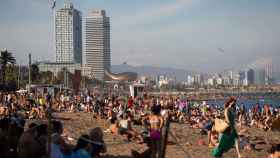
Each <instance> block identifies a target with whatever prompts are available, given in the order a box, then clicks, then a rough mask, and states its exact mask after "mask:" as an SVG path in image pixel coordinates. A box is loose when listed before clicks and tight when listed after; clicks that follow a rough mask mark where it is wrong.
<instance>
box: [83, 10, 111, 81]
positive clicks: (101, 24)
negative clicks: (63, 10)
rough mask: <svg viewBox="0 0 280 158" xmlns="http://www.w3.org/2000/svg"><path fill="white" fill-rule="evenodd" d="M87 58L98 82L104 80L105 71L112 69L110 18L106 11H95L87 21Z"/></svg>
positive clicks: (88, 65) (88, 64) (87, 64)
mask: <svg viewBox="0 0 280 158" xmlns="http://www.w3.org/2000/svg"><path fill="white" fill-rule="evenodd" d="M85 57H86V66H87V67H90V68H91V69H92V71H93V75H94V77H95V78H96V79H98V80H104V72H105V70H108V71H110V69H111V54H110V18H109V17H107V16H106V13H105V10H93V11H91V12H90V14H89V15H88V16H87V17H86V21H85Z"/></svg>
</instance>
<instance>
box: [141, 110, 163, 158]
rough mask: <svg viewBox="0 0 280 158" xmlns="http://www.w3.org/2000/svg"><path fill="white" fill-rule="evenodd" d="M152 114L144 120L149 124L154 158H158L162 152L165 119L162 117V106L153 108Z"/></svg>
mask: <svg viewBox="0 0 280 158" xmlns="http://www.w3.org/2000/svg"><path fill="white" fill-rule="evenodd" d="M151 108H152V109H151V110H152V114H151V115H149V116H147V117H146V118H144V120H143V122H144V121H145V120H146V121H147V122H148V123H149V130H150V138H151V145H152V147H151V151H152V158H155V157H157V155H158V154H159V151H160V142H161V129H162V127H163V118H162V117H161V116H160V111H161V110H160V109H161V108H160V106H157V105H154V106H152V107H151ZM143 124H144V123H143Z"/></svg>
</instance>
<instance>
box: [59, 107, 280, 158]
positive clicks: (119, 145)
mask: <svg viewBox="0 0 280 158" xmlns="http://www.w3.org/2000/svg"><path fill="white" fill-rule="evenodd" d="M54 116H55V117H56V118H57V119H58V120H61V121H62V122H63V124H64V134H65V135H67V136H69V137H72V138H78V137H79V136H80V135H81V134H85V133H88V131H89V130H90V129H91V128H94V127H101V128H102V129H103V130H104V131H105V130H106V129H107V128H108V127H109V122H107V121H106V120H101V119H94V118H93V117H92V115H91V114H88V113H55V114H54ZM136 128H137V129H139V128H140V127H136ZM170 131H171V133H172V135H173V136H174V137H175V138H176V139H177V140H178V142H176V139H174V137H171V136H169V143H168V146H167V151H166V158H187V157H188V156H187V155H189V157H191V158H211V155H210V151H211V149H210V148H208V146H207V145H198V143H197V142H198V140H199V139H201V140H202V141H204V142H207V136H206V135H203V136H202V135H201V134H200V133H199V130H198V129H192V128H189V126H188V125H187V124H178V123H172V124H171V130H170ZM245 134H246V135H248V136H250V143H254V144H257V145H256V148H257V150H253V151H248V150H242V151H241V153H242V155H243V157H244V158H265V157H267V155H268V154H267V149H268V148H269V145H268V144H266V143H265V142H277V141H278V143H279V141H280V133H279V132H278V133H277V132H264V131H263V130H261V129H256V128H249V129H248V131H247V132H245ZM104 139H105V143H106V144H107V148H108V149H107V150H108V151H107V153H106V154H104V155H103V157H105V158H129V157H131V150H136V151H138V152H142V151H144V150H145V149H146V148H147V147H146V146H145V145H143V144H142V145H141V144H137V143H133V142H132V143H124V141H123V140H122V138H121V137H120V136H117V137H113V135H112V134H111V133H105V134H104ZM69 143H71V144H75V143H76V142H75V140H73V141H69ZM177 144H180V146H179V145H177ZM182 148H183V149H184V150H185V151H186V153H184V152H183V150H182ZM233 157H237V155H236V152H235V150H234V149H232V150H230V151H229V152H228V153H226V154H225V155H224V158H233Z"/></svg>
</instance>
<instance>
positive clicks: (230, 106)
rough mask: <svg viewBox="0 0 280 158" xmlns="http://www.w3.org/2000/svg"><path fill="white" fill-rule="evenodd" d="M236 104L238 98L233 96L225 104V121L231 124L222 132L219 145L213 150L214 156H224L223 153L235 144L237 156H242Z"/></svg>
mask: <svg viewBox="0 0 280 158" xmlns="http://www.w3.org/2000/svg"><path fill="white" fill-rule="evenodd" d="M235 104H236V99H235V98H233V97H232V98H230V99H229V100H228V101H227V102H226V103H225V105H224V106H225V114H224V115H225V122H226V123H227V124H228V125H229V127H228V128H227V129H226V130H225V131H224V132H223V133H222V134H221V136H220V138H219V145H218V146H217V147H216V148H214V149H213V150H212V156H213V157H222V155H223V153H225V152H227V151H228V150H229V149H230V148H232V147H233V146H234V144H235V147H236V152H237V156H238V158H241V154H240V152H239V142H238V134H237V131H236V128H235V116H234V114H235V112H234V109H235Z"/></svg>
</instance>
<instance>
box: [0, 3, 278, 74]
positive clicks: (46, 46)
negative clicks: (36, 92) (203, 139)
mask: <svg viewBox="0 0 280 158" xmlns="http://www.w3.org/2000/svg"><path fill="white" fill-rule="evenodd" d="M49 1H50V0H0V10H1V14H0V48H7V49H8V50H10V51H11V52H13V53H14V54H15V56H16V58H17V59H18V62H21V63H26V61H27V54H28V53H29V52H30V53H32V55H33V57H34V59H36V60H54V57H55V53H54V46H53V45H54V42H53V35H54V33H53V30H54V24H53V13H52V10H51V9H50V3H49ZM57 1H58V4H57V8H60V7H62V4H63V0H57ZM72 2H73V3H74V7H75V8H77V9H78V10H80V11H81V12H82V14H83V16H85V15H87V13H88V12H89V11H90V10H91V9H105V10H106V12H107V15H108V16H109V17H111V51H112V64H120V63H123V62H124V61H127V62H128V64H131V65H155V66H163V67H175V68H183V69H187V70H197V71H203V72H207V71H211V72H213V71H221V70H223V69H228V68H238V67H240V66H244V65H247V64H248V63H252V62H254V61H256V60H259V59H260V58H273V60H274V64H275V65H277V64H278V63H279V61H280V0H72ZM279 67H280V66H279V64H278V68H279Z"/></svg>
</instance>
